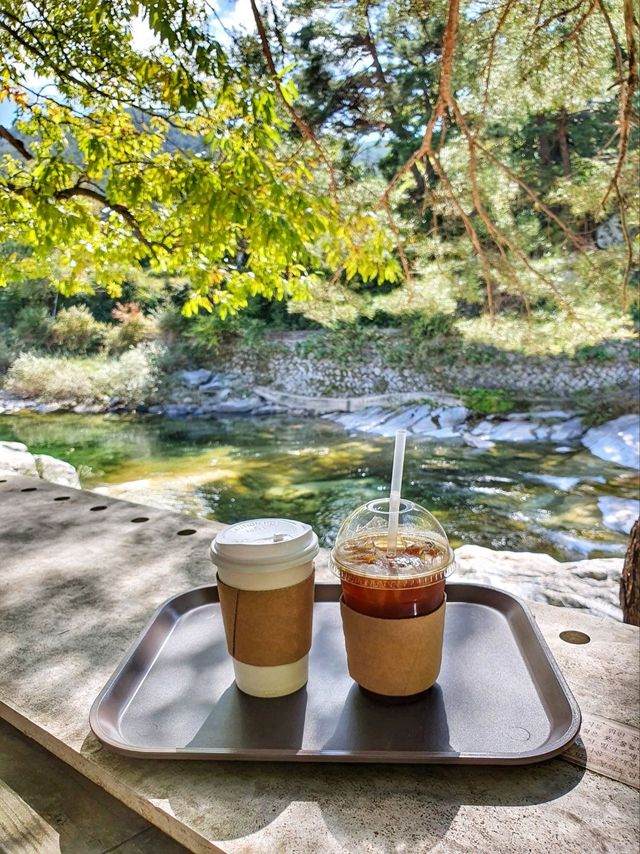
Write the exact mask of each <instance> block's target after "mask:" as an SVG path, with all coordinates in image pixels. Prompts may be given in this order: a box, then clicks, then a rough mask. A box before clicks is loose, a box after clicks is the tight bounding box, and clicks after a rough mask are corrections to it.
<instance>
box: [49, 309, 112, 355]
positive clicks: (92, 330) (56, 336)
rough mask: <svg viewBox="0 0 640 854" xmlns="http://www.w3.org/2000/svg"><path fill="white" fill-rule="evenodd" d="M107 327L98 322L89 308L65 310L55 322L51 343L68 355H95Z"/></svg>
mask: <svg viewBox="0 0 640 854" xmlns="http://www.w3.org/2000/svg"><path fill="white" fill-rule="evenodd" d="M106 331H107V325H106V324H105V323H101V322H100V321H99V320H96V319H95V318H94V317H93V315H92V314H91V312H90V311H89V309H88V308H86V307H85V306H81V305H72V306H71V308H63V309H62V310H61V311H60V312H59V313H58V316H57V317H56V319H55V320H54V321H53V327H52V330H51V341H52V342H53V343H54V344H55V345H56V346H57V347H59V348H60V349H61V350H64V351H65V352H67V353H77V354H85V353H94V352H95V351H96V350H98V348H99V347H100V345H101V344H102V342H103V340H104V337H105V332H106Z"/></svg>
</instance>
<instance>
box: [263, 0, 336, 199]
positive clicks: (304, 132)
mask: <svg viewBox="0 0 640 854" xmlns="http://www.w3.org/2000/svg"><path fill="white" fill-rule="evenodd" d="M250 2H251V11H252V12H253V18H254V20H255V22H256V27H257V29H258V36H259V38H260V45H261V47H262V55H263V56H264V59H265V62H266V63H267V68H268V69H269V75H270V76H271V79H272V80H273V83H274V85H275V87H276V90H277V92H278V95H279V96H280V99H281V101H282V103H283V104H284V107H285V109H286V111H287V112H288V113H289V115H290V116H291V119H292V120H293V123H294V124H295V126H296V127H297V128H298V131H299V132H300V134H301V136H302V138H303V139H306V140H307V141H308V142H310V143H311V145H312V146H313V148H314V149H315V151H316V153H317V154H318V157H319V158H320V160H321V161H322V162H323V164H324V165H325V167H326V169H327V173H328V175H329V184H330V187H331V195H332V196H333V199H334V201H335V200H336V196H337V191H338V185H337V181H336V176H335V172H334V169H333V166H332V165H331V162H330V161H329V158H328V157H327V155H326V153H325V150H324V149H323V147H322V146H321V145H320V143H319V142H318V140H317V138H316V135H315V134H314V132H313V131H312V130H311V128H310V127H309V125H308V124H307V122H306V121H305V120H304V119H303V118H302V116H301V115H300V114H299V113H297V112H296V110H294V108H293V107H292V106H291V104H290V103H289V101H288V100H287V98H286V97H285V94H284V92H283V91H282V82H281V80H280V75H279V74H278V71H277V69H276V66H275V62H274V61H273V54H272V53H271V47H270V46H269V39H268V37H267V31H266V29H265V26H264V21H263V20H262V16H261V15H260V11H259V10H258V7H257V5H256V2H255V0H250Z"/></svg>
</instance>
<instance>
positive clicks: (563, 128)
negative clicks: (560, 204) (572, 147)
mask: <svg viewBox="0 0 640 854" xmlns="http://www.w3.org/2000/svg"><path fill="white" fill-rule="evenodd" d="M558 144H559V146H560V160H561V161H562V174H563V175H564V176H565V177H568V176H569V175H571V157H570V156H569V140H568V139H567V111H566V110H565V108H564V107H563V108H562V109H561V110H560V120H559V122H558Z"/></svg>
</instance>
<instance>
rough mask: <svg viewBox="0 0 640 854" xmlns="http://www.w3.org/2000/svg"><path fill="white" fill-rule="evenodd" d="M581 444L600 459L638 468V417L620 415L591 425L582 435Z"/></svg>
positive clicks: (639, 465)
mask: <svg viewBox="0 0 640 854" xmlns="http://www.w3.org/2000/svg"><path fill="white" fill-rule="evenodd" d="M582 444H583V445H584V446H585V447H586V448H588V449H589V450H590V451H591V453H592V454H594V455H595V456H596V457H600V459H601V460H607V461H608V462H612V463H618V465H621V466H625V467H626V468H632V469H637V468H640V418H639V417H638V416H637V415H622V416H621V417H620V418H615V419H614V420H613V421H607V423H606V424H601V425H600V426H599V427H592V428H591V429H590V430H587V432H586V433H585V434H584V436H583V437H582Z"/></svg>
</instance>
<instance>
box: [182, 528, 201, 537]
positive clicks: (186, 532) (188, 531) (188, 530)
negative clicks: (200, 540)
mask: <svg viewBox="0 0 640 854" xmlns="http://www.w3.org/2000/svg"><path fill="white" fill-rule="evenodd" d="M196 533H197V531H196V529H195V528H183V529H182V530H181V531H178V536H179V537H188V536H189V534H196Z"/></svg>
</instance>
